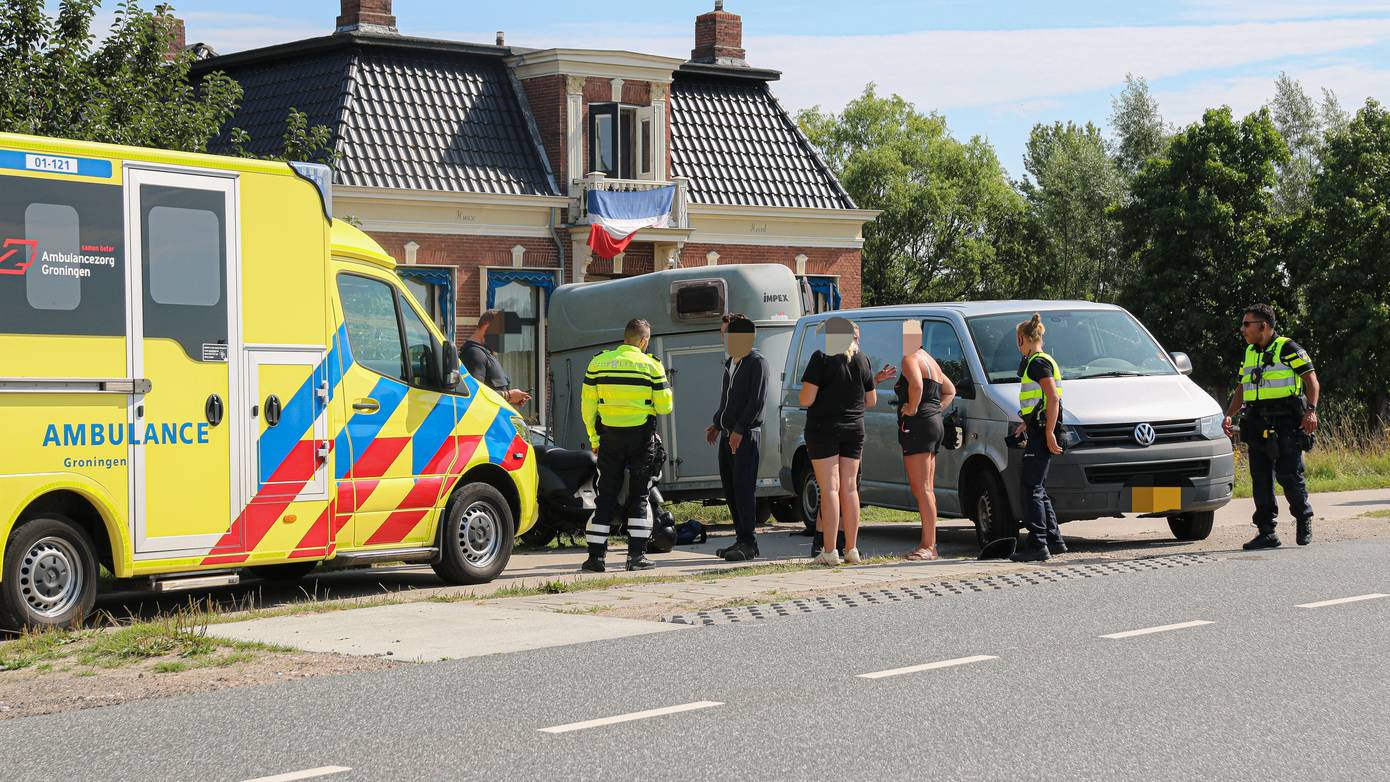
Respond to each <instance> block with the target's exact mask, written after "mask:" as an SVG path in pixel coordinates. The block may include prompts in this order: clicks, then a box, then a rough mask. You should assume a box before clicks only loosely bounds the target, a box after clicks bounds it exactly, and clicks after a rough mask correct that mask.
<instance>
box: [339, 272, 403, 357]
mask: <svg viewBox="0 0 1390 782" xmlns="http://www.w3.org/2000/svg"><path fill="white" fill-rule="evenodd" d="M338 296H339V297H340V298H341V300H342V302H343V320H344V321H345V322H346V324H347V333H348V346H349V347H350V348H352V359H353V361H355V362H356V363H358V364H361V365H362V366H364V367H366V368H367V369H370V370H372V371H373V372H376V373H377V374H381V375H385V376H386V377H389V378H391V379H393V380H400V381H402V382H408V381H409V375H408V374H406V365H405V351H404V350H403V349H402V348H401V345H402V343H401V327H400V322H399V321H397V320H396V291H395V289H394V288H392V287H391V286H390V285H387V284H386V283H384V282H382V281H380V280H373V279H369V278H367V277H358V276H357V275H355V274H340V275H338Z"/></svg>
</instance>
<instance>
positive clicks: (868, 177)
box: [797, 84, 1024, 304]
mask: <svg viewBox="0 0 1390 782" xmlns="http://www.w3.org/2000/svg"><path fill="white" fill-rule="evenodd" d="M797 120H798V122H799V123H800V125H801V127H802V129H803V130H804V132H805V133H806V135H807V137H808V138H809V139H810V141H811V143H812V145H813V146H814V147H815V148H816V149H817V150H818V151H819V152H820V153H821V154H822V156H823V157H824V158H825V160H826V161H827V163H828V164H829V165H830V168H831V170H832V172H833V173H834V174H835V175H836V176H837V177H839V179H840V181H841V182H842V183H843V184H844V186H845V189H846V190H847V191H848V192H849V193H850V195H851V196H852V197H853V198H854V199H855V201H856V202H857V203H858V204H859V206H860V207H862V208H865V209H879V210H882V211H883V214H881V215H879V217H878V219H876V220H874V221H873V222H872V223H869V224H868V225H866V226H865V227H864V252H863V264H862V270H863V271H862V274H863V279H862V285H863V289H864V298H865V303H866V304H897V303H905V302H920V301H935V300H954V299H960V298H964V297H994V296H1003V295H1009V294H1010V293H1012V291H1013V290H1014V287H1015V285H1014V282H1013V281H1014V279H1015V269H1016V268H1017V266H1016V262H1015V260H1016V259H1014V258H1012V257H1010V256H1009V255H1008V254H1006V250H1007V251H1008V252H1009V253H1012V252H1014V251H1016V250H1017V248H1018V247H1019V243H1018V242H1017V241H1016V234H1009V233H1007V231H1009V230H1015V229H1017V228H1018V226H1019V224H1020V223H1021V219H1022V216H1023V213H1024V203H1023V200H1022V198H1021V197H1020V196H1019V195H1018V193H1017V192H1016V191H1015V190H1014V189H1013V187H1012V186H1011V185H1010V184H1009V181H1008V178H1007V177H1006V176H1005V174H1004V169H1003V167H1002V166H1001V165H1000V164H999V159H998V157H997V156H996V155H995V154H994V149H993V148H992V147H991V146H990V145H989V143H988V142H986V141H984V140H983V139H980V138H978V137H977V138H972V139H971V140H970V141H969V142H966V143H962V142H960V141H957V140H956V139H954V138H953V137H952V136H951V134H950V131H949V130H948V129H947V127H946V121H945V120H944V119H943V118H942V117H941V116H940V115H939V114H934V113H923V112H919V111H918V110H917V109H916V108H914V107H913V105H912V104H910V103H908V102H907V101H905V100H903V99H902V98H901V97H899V96H897V95H894V96H892V97H888V98H884V97H880V96H879V95H878V94H877V92H876V91H875V87H874V85H872V84H870V85H869V86H868V87H866V88H865V90H864V93H863V95H861V96H860V97H858V98H856V99H855V100H853V101H851V102H850V103H849V104H848V105H846V106H845V108H844V111H842V112H841V113H839V114H825V113H822V112H821V111H820V108H819V107H815V108H811V109H807V110H805V111H802V112H800V113H799V114H798V116H797ZM1006 236H1008V237H1012V238H1009V239H1005V237H1006ZM1005 243H1007V245H1008V246H1007V248H1006V247H1005Z"/></svg>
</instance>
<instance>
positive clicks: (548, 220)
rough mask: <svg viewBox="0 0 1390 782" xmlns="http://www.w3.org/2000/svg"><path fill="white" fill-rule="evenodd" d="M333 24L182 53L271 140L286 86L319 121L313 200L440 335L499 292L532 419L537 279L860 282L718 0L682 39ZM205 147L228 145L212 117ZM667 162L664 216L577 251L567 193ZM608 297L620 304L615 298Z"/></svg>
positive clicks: (818, 169)
mask: <svg viewBox="0 0 1390 782" xmlns="http://www.w3.org/2000/svg"><path fill="white" fill-rule="evenodd" d="M341 11H342V13H341V15H340V16H339V17H338V19H337V26H336V29H335V31H334V32H333V33H332V34H331V35H327V36H323V37H319V38H312V39H307V40H302V41H294V42H291V43H286V44H279V45H275V46H270V47H266V48H262V49H256V50H253V51H246V52H238V53H235V54H231V55H226V56H217V57H212V58H209V59H206V60H203V61H200V62H199V63H198V64H197V65H196V67H195V73H206V72H209V71H214V70H221V71H225V72H226V73H227V74H228V75H230V76H232V77H233V78H234V79H236V80H237V81H239V82H240V83H241V85H242V87H243V89H244V90H245V95H244V98H243V102H242V106H241V109H240V111H239V112H238V113H237V115H236V116H235V117H233V118H232V120H231V121H230V122H229V123H228V128H229V129H230V128H233V127H236V128H241V129H243V130H245V131H247V132H248V133H249V134H250V136H251V141H250V142H249V143H247V144H245V145H244V146H245V147H246V148H247V149H248V150H250V151H252V152H262V153H264V152H270V151H273V150H276V149H277V148H278V146H279V144H280V139H281V138H282V136H283V133H284V121H285V116H286V113H287V111H288V109H289V108H291V107H294V108H296V109H298V110H299V111H302V112H304V113H306V114H307V115H308V121H309V123H310V124H311V125H326V126H328V127H329V128H330V129H331V130H332V132H333V137H332V148H333V150H334V152H335V153H336V154H337V160H336V162H335V164H334V169H335V171H334V199H333V211H334V214H335V216H337V217H339V218H348V219H351V220H353V221H354V222H356V223H357V224H359V225H360V226H361V227H362V228H363V230H365V231H366V232H367V233H368V234H370V235H371V236H372V237H373V238H375V239H376V240H377V241H378V242H379V243H380V244H381V245H382V247H384V248H385V249H386V250H387V252H389V253H391V254H392V255H393V256H395V257H396V259H397V260H398V261H400V262H401V263H402V264H404V265H405V266H407V267H410V276H411V278H412V286H413V287H414V288H415V290H416V292H417V294H418V295H419V296H420V297H421V300H422V301H426V302H429V304H428V305H427V306H430V307H431V308H432V309H433V310H435V311H436V313H442V312H443V310H445V309H447V308H442V307H438V306H437V304H436V303H435V301H434V299H435V298H436V297H437V296H438V295H440V292H441V291H446V290H448V291H451V292H452V295H453V296H455V297H456V300H455V305H456V312H457V320H456V322H454V323H448V322H445V319H444V317H443V315H442V314H440V315H439V317H440V322H441V325H442V326H444V327H445V328H453V329H454V330H455V334H456V335H457V337H458V338H459V339H462V338H464V337H466V336H467V335H468V334H470V333H471V332H472V329H473V327H474V326H475V325H476V323H477V318H478V315H479V314H480V313H481V311H482V310H484V309H487V308H489V307H499V308H502V309H507V310H510V311H514V312H516V313H518V315H519V316H520V317H521V322H522V331H521V333H520V334H511V335H508V336H507V337H506V340H505V342H504V354H503V358H504V364H506V366H507V370H508V372H509V374H510V375H511V376H512V379H513V382H514V384H515V385H516V386H518V387H522V388H529V389H533V393H534V396H535V400H534V401H533V402H532V403H531V405H530V406H529V407H530V409H529V410H526V411H525V412H527V413H528V414H529V415H531V416H532V417H534V418H537V419H539V420H541V421H544V420H545V418H546V414H547V410H546V409H545V404H544V400H545V399H546V397H547V395H546V393H545V384H546V377H545V374H546V373H545V359H544V357H545V331H546V323H545V301H546V296H547V295H548V293H549V291H550V290H552V289H553V288H554V287H555V286H558V285H561V284H565V283H570V282H583V281H588V280H596V279H609V278H613V277H624V276H631V275H636V274H643V273H647V272H650V271H653V270H657V269H667V268H673V267H676V266H686V267H688V266H693V265H713V264H724V263H781V264H785V265H787V266H789V267H791V268H792V269H793V270H794V271H795V272H796V273H797V274H798V275H803V276H804V277H805V278H806V279H807V281H808V283H809V288H810V289H811V290H812V291H813V297H814V299H815V307H816V309H817V310H822V309H830V308H838V307H840V306H845V307H852V306H857V305H858V304H859V302H860V250H861V247H862V245H863V240H862V227H863V224H864V223H865V222H866V221H868V220H871V219H872V218H873V217H874V216H875V213H874V212H870V211H866V210H860V209H858V208H856V206H855V204H854V202H853V200H852V199H851V198H850V197H849V195H848V194H847V193H846V192H845V191H844V189H843V188H842V187H841V186H840V183H839V182H838V181H836V179H835V177H834V176H833V175H831V173H830V172H829V170H828V169H827V167H826V166H825V164H824V162H823V161H821V160H820V159H819V157H818V156H817V155H816V153H815V152H814V151H813V150H812V148H811V146H810V144H809V143H808V142H807V140H806V138H805V137H804V136H803V135H802V134H801V132H800V130H799V129H798V128H797V127H796V123H795V122H794V120H793V119H792V118H791V117H790V116H789V114H788V113H787V111H786V110H785V109H784V108H783V107H782V106H781V104H780V103H778V101H777V99H776V98H775V97H774V95H773V93H772V90H771V84H772V83H773V82H775V81H776V80H777V79H778V78H780V74H779V73H778V72H777V71H771V70H764V69H759V68H754V67H751V66H749V65H748V64H747V62H746V61H745V53H744V50H743V48H742V37H743V34H742V20H741V19H740V17H739V16H737V15H736V14H733V13H730V12H728V11H725V10H723V2H722V1H721V2H716V3H715V9H714V10H713V11H711V12H709V13H705V14H702V15H701V16H699V17H698V18H697V19H696V22H695V48H694V49H693V51H692V52H691V57H690V59H689V60H679V59H675V58H671V57H661V56H656V55H650V54H640V53H634V52H628V51H611V50H592V49H568V48H563V49H540V50H538V49H525V48H521V47H517V46H508V45H506V44H505V43H504V41H503V39H502V35H501V34H500V33H499V34H498V39H497V41H496V43H495V44H491V45H489V44H475V43H464V42H457V41H442V40H434V39H427V38H416V37H411V36H407V35H402V34H401V33H400V32H399V31H398V30H397V29H396V23H395V17H394V16H393V15H392V13H391V0H342V7H341ZM214 147H215V148H216V147H220V148H221V149H223V150H225V149H229V148H230V147H231V142H230V139H229V137H228V136H227V135H225V134H224V136H223V137H222V138H220V139H219V140H218V142H216V143H215V144H214ZM669 184H674V185H675V186H676V198H675V203H674V205H673V208H672V215H671V217H672V219H671V221H670V225H669V227H667V228H649V229H644V230H642V231H640V232H639V233H638V234H637V235H636V236H635V239H634V241H633V243H632V244H631V245H630V246H629V248H628V250H627V251H626V252H625V253H623V254H622V255H619V256H618V257H617V258H614V259H612V260H606V259H601V258H596V257H591V254H590V252H589V249H588V246H587V240H588V233H589V226H588V224H587V216H586V215H585V210H584V198H583V196H584V194H585V193H586V192H587V191H588V190H589V189H591V188H601V189H617V190H642V189H647V188H653V187H660V186H664V185H669ZM615 317H621V315H616V316H615Z"/></svg>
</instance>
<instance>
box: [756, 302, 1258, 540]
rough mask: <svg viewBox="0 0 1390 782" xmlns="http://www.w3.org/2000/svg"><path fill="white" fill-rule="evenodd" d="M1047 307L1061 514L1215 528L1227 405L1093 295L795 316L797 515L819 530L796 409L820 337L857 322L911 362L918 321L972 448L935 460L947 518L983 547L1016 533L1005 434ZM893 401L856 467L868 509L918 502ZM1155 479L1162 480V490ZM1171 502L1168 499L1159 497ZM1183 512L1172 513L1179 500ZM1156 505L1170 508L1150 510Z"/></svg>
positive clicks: (868, 422)
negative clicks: (1057, 378) (913, 324)
mask: <svg viewBox="0 0 1390 782" xmlns="http://www.w3.org/2000/svg"><path fill="white" fill-rule="evenodd" d="M1034 312H1040V313H1042V316H1043V323H1044V325H1046V327H1047V336H1046V338H1045V348H1046V350H1047V352H1048V353H1050V354H1051V355H1052V356H1053V357H1054V358H1056V359H1057V361H1058V363H1059V364H1061V367H1062V378H1063V380H1062V386H1063V394H1062V413H1063V414H1062V423H1063V424H1064V433H1063V436H1062V438H1061V444H1062V446H1063V448H1065V449H1066V452H1065V453H1064V454H1062V455H1061V456H1059V457H1057V458H1056V459H1054V460H1053V462H1052V468H1051V471H1050V472H1049V474H1048V481H1047V486H1048V494H1049V495H1051V497H1052V502H1053V505H1054V506H1055V508H1056V510H1057V516H1058V519H1059V520H1060V521H1075V520H1078V519H1095V518H1101V517H1106V516H1121V515H1123V514H1126V513H1135V512H1137V513H1139V514H1140V515H1143V516H1152V517H1158V516H1163V517H1166V518H1167V520H1168V526H1169V527H1170V528H1171V529H1172V531H1173V534H1174V535H1175V536H1176V537H1177V538H1178V539H1180V540H1201V539H1203V538H1205V537H1207V535H1209V534H1210V533H1211V527H1212V520H1213V516H1214V513H1215V511H1216V509H1217V508H1220V507H1221V506H1223V505H1225V504H1226V503H1227V502H1229V501H1230V499H1231V492H1232V490H1233V488H1234V485H1235V462H1234V458H1233V456H1232V451H1231V442H1230V440H1228V439H1227V438H1226V437H1225V435H1223V434H1222V432H1221V416H1222V411H1221V406H1220V405H1219V404H1218V403H1217V402H1216V400H1214V399H1212V398H1211V395H1209V394H1208V393H1206V392H1205V391H1203V390H1202V389H1201V388H1199V387H1198V386H1197V384H1195V383H1193V382H1192V380H1191V379H1190V378H1188V377H1187V375H1188V374H1190V373H1191V371H1192V363H1191V361H1190V360H1189V359H1188V357H1187V356H1186V355H1185V354H1183V353H1167V352H1165V351H1164V349H1163V348H1162V347H1160V346H1159V344H1158V341H1157V340H1155V339H1154V337H1153V335H1152V334H1150V333H1149V332H1148V330H1147V329H1145V328H1144V326H1143V325H1142V324H1141V323H1139V321H1138V320H1136V319H1135V318H1134V316H1132V315H1130V314H1129V313H1128V312H1126V311H1125V310H1123V309H1121V308H1120V307H1116V306H1113V305H1109V304H1096V303H1093V302H1085V301H982V302H962V303H946V304H913V305H903V306H893V307H870V308H866V309H858V310H842V311H839V312H830V313H824V314H819V315H809V316H807V317H804V318H802V319H801V320H799V321H798V322H797V324H796V331H795V333H794V334H793V335H792V347H793V349H792V350H791V351H790V352H789V354H788V356H787V369H786V372H785V373H784V374H783V382H782V392H781V396H782V407H781V416H782V423H781V436H782V469H781V471H780V472H779V478H780V480H781V481H782V485H783V487H784V488H785V489H786V490H787V491H789V492H792V493H793V494H795V495H796V496H797V504H796V509H797V515H798V516H799V517H800V518H801V520H802V521H803V522H804V523H805V524H806V525H807V526H808V527H814V526H815V517H816V514H817V511H818V506H819V494H818V492H819V488H818V487H817V486H816V481H815V477H814V475H813V474H812V472H811V464H810V461H809V460H808V459H807V456H806V445H805V440H804V438H803V431H804V428H805V421H806V411H805V410H804V409H802V408H801V407H800V406H799V405H798V403H797V393H798V390H799V389H800V385H801V384H800V381H801V373H802V372H803V371H804V370H805V367H806V363H807V361H809V360H810V357H811V354H812V353H813V352H815V351H816V350H818V349H820V347H821V346H822V345H823V337H822V335H821V334H820V332H819V330H818V329H819V327H820V324H821V323H822V322H824V321H825V320H826V319H827V318H829V317H831V316H835V315H838V316H840V317H844V318H848V319H850V320H852V321H854V322H855V323H857V324H858V325H859V328H860V332H861V340H860V346H861V348H862V349H863V351H864V353H865V354H866V355H867V356H868V358H869V363H870V364H871V365H872V366H873V367H874V368H875V369H877V368H879V367H881V366H882V365H884V364H892V365H894V366H898V364H900V363H901V361H902V356H901V353H902V338H901V333H902V324H903V322H904V321H905V320H908V319H913V320H918V321H921V323H922V342H923V347H924V348H925V349H926V350H927V352H928V353H930V354H931V355H932V356H933V357H935V358H936V360H937V361H938V362H940V364H941V366H942V369H943V370H944V371H945V372H946V374H947V375H949V376H950V378H951V380H952V382H954V383H955V385H956V389H957V392H958V394H959V396H958V398H957V401H956V402H955V403H954V408H956V409H959V410H960V411H961V412H962V414H963V416H964V419H965V444H964V445H963V446H962V447H961V448H960V449H959V450H955V451H947V450H942V451H941V453H940V454H938V455H937V461H936V499H937V506H938V508H939V512H940V515H942V516H944V517H958V518H963V517H969V518H971V519H973V520H974V522H975V529H976V534H977V536H978V538H979V540H980V543H981V545H983V544H984V543H987V542H989V541H991V540H995V539H998V538H1004V537H1011V536H1014V535H1016V534H1017V533H1018V531H1019V529H1020V526H1021V521H1020V520H1021V518H1022V510H1023V497H1022V492H1021V490H1020V488H1019V478H1018V474H1019V473H1018V471H1019V469H1020V466H1021V462H1022V452H1021V451H1018V450H1013V449H1009V448H1008V447H1007V446H1006V445H1005V444H1004V438H1005V436H1006V435H1007V434H1008V432H1009V431H1010V429H1011V428H1012V427H1013V426H1014V425H1015V424H1017V423H1018V420H1019V416H1018V367H1019V364H1020V362H1021V358H1022V357H1021V356H1020V355H1019V352H1018V348H1017V346H1016V343H1015V338H1014V328H1015V326H1016V325H1017V324H1018V323H1019V322H1020V321H1023V320H1027V319H1028V318H1029V317H1030V316H1031V315H1032V314H1033V313H1034ZM895 401H896V397H895V395H894V394H893V391H892V388H891V385H889V384H887V383H885V384H884V386H883V387H880V388H879V393H878V404H877V406H876V407H874V408H873V409H870V410H866V411H865V417H864V421H865V430H866V435H867V437H866V440H865V443H864V460H863V464H862V467H861V474H860V496H861V499H862V502H863V503H864V504H865V505H877V506H881V507H887V508H898V509H902V510H914V511H915V510H916V503H915V502H914V501H913V499H912V493H911V490H910V489H909V488H908V486H907V482H906V474H905V473H904V471H903V460H902V451H901V449H900V448H899V446H898V439H897V432H896V428H897V424H896V420H897V419H896V407H894V402H895ZM1154 487H1158V491H1157V493H1156V492H1155V490H1154ZM1156 496H1161V497H1162V498H1163V500H1164V502H1166V504H1164V505H1157V504H1155V497H1156ZM1175 500H1176V504H1178V507H1172V505H1173V504H1175ZM1156 507H1167V508H1170V509H1169V510H1165V511H1161V512H1154V509H1155V508H1156Z"/></svg>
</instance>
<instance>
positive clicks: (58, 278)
mask: <svg viewBox="0 0 1390 782" xmlns="http://www.w3.org/2000/svg"><path fill="white" fill-rule="evenodd" d="M123 202H124V199H123V198H122V196H121V188H120V187H119V186H115V185H104V184H96V183H91V182H67V181H57V180H48V179H39V178H33V177H16V176H4V175H0V333H5V334H62V335H81V336H111V337H119V336H121V335H123V334H125V333H126V303H125V298H126V279H125V228H124V225H123V223H124V219H125V216H124V212H123V209H124V206H123Z"/></svg>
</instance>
